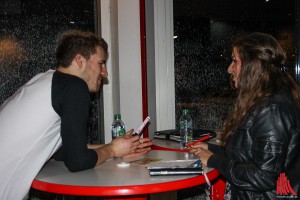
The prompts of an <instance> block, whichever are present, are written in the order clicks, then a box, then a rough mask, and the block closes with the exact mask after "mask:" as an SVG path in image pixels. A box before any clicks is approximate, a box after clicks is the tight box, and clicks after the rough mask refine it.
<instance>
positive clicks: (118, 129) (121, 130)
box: [111, 114, 126, 139]
mask: <svg viewBox="0 0 300 200" xmlns="http://www.w3.org/2000/svg"><path fill="white" fill-rule="evenodd" d="M125 133H126V130H125V124H124V122H123V121H122V119H121V115H120V114H115V115H114V121H113V123H112V125H111V134H112V139H115V138H117V137H119V136H122V135H124V134H125Z"/></svg>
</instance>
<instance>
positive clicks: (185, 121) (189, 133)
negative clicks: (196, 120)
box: [179, 109, 193, 149]
mask: <svg viewBox="0 0 300 200" xmlns="http://www.w3.org/2000/svg"><path fill="white" fill-rule="evenodd" d="M179 132H180V148H181V149H184V148H185V147H186V145H187V144H188V143H190V142H192V140H193V120H192V117H191V116H190V114H189V110H188V109H183V110H182V115H181V117H180V119H179Z"/></svg>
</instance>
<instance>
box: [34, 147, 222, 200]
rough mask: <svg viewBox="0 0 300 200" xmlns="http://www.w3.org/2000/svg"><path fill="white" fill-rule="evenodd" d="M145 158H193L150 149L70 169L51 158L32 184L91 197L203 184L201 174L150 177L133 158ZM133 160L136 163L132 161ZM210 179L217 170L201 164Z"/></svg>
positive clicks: (186, 154)
mask: <svg viewBox="0 0 300 200" xmlns="http://www.w3.org/2000/svg"><path fill="white" fill-rule="evenodd" d="M144 158H152V159H161V160H189V159H195V157H194V156H193V155H191V154H189V153H184V152H176V151H157V150H152V151H150V152H149V153H147V154H146V155H144V156H140V157H137V158H131V159H121V158H118V159H109V160H107V161H106V162H104V163H103V164H101V165H99V166H97V167H95V168H94V169H90V170H85V171H81V172H75V173H74V172H69V171H68V169H67V168H66V167H65V166H64V163H63V162H58V161H50V162H48V163H47V164H46V165H45V167H44V168H43V169H42V170H41V171H40V172H39V174H38V175H37V177H36V178H35V180H34V181H33V183H32V187H33V188H35V189H38V190H42V191H47V192H53V193H61V194H71V195H93V196H118V195H137V194H149V193H156V192H164V191H170V190H176V189H182V188H187V187H192V186H195V185H199V184H204V183H205V179H204V177H203V175H200V176H197V175H180V176H150V175H149V171H148V169H147V168H146V166H147V165H145V164H141V163H139V162H138V161H136V160H141V159H144ZM124 161H125V162H131V163H130V166H128V167H119V166H118V164H119V163H121V162H124ZM132 161H135V162H132ZM204 171H205V172H206V173H207V176H208V178H209V179H214V178H216V177H217V176H218V175H219V173H218V172H217V171H216V170H212V169H211V168H206V167H204Z"/></svg>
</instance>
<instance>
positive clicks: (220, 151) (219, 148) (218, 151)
mask: <svg viewBox="0 0 300 200" xmlns="http://www.w3.org/2000/svg"><path fill="white" fill-rule="evenodd" d="M207 144H208V150H210V151H211V152H213V153H214V154H218V155H222V156H225V155H226V151H225V148H224V147H223V146H221V145H215V144H211V143H207Z"/></svg>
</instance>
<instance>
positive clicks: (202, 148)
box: [187, 142, 213, 166]
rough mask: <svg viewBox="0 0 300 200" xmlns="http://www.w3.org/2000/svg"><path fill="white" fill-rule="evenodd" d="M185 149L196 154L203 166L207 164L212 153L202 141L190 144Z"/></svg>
mask: <svg viewBox="0 0 300 200" xmlns="http://www.w3.org/2000/svg"><path fill="white" fill-rule="evenodd" d="M187 150H188V151H189V152H190V153H192V154H194V155H195V156H197V157H198V158H199V159H200V160H201V163H202V164H203V165H204V166H207V161H208V159H209V158H210V157H211V156H212V155H213V153H212V152H211V151H210V150H208V144H206V143H204V142H200V143H197V144H195V145H192V146H191V147H189V148H187Z"/></svg>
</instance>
